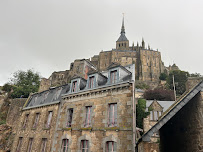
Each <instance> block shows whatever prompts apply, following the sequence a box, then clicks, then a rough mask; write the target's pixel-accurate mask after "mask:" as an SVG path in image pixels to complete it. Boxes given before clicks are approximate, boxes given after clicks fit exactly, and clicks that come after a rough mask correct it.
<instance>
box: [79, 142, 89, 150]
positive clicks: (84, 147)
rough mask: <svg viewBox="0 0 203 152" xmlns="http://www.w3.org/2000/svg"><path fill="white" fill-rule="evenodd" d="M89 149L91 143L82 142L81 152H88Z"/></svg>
mask: <svg viewBox="0 0 203 152" xmlns="http://www.w3.org/2000/svg"><path fill="white" fill-rule="evenodd" d="M88 149H89V141H88V140H81V145H80V150H81V152H88Z"/></svg>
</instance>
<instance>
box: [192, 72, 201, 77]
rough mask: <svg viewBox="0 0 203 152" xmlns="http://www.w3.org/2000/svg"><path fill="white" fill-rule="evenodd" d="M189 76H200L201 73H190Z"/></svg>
mask: <svg viewBox="0 0 203 152" xmlns="http://www.w3.org/2000/svg"><path fill="white" fill-rule="evenodd" d="M190 77H202V75H201V74H200V73H197V72H196V73H191V74H190Z"/></svg>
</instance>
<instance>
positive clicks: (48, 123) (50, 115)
mask: <svg viewBox="0 0 203 152" xmlns="http://www.w3.org/2000/svg"><path fill="white" fill-rule="evenodd" d="M52 114H53V111H49V114H48V117H47V122H46V128H50V125H51V119H52Z"/></svg>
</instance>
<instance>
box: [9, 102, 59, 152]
mask: <svg viewBox="0 0 203 152" xmlns="http://www.w3.org/2000/svg"><path fill="white" fill-rule="evenodd" d="M49 111H53V115H52V119H51V125H50V128H46V127H45V124H46V121H47V117H48V112H49ZM36 113H40V116H39V122H38V124H37V126H36V128H33V124H34V120H35V116H36ZM57 113H58V104H55V105H49V106H46V107H39V108H34V109H30V110H24V111H23V112H22V116H21V117H20V119H19V123H18V130H17V132H16V135H15V138H14V143H13V147H12V151H13V152H14V151H15V150H16V147H17V145H18V141H19V137H22V138H23V139H22V142H23V144H22V147H21V150H20V151H21V152H26V151H27V148H28V142H29V138H33V144H32V152H39V151H41V145H42V138H47V144H46V151H47V152H49V151H51V145H52V139H53V136H54V132H55V126H56V118H57ZM26 114H29V117H28V122H27V125H26V127H25V128H23V123H24V121H25V115H26Z"/></svg>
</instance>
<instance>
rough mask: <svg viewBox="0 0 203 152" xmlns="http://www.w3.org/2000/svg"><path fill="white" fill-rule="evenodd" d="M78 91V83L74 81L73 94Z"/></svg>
mask: <svg viewBox="0 0 203 152" xmlns="http://www.w3.org/2000/svg"><path fill="white" fill-rule="evenodd" d="M76 90H77V81H73V84H72V92H76Z"/></svg>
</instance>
